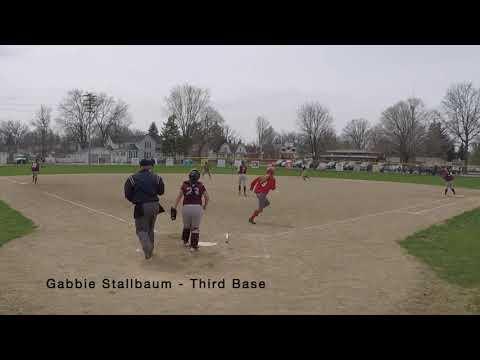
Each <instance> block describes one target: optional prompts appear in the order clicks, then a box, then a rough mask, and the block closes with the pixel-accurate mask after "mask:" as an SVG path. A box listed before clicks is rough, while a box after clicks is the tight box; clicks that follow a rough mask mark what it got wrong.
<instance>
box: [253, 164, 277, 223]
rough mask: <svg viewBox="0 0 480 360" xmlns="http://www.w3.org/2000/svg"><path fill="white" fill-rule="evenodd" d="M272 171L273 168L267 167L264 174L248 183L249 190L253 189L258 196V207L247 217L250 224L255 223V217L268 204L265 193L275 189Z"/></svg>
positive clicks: (273, 171) (273, 170)
mask: <svg viewBox="0 0 480 360" xmlns="http://www.w3.org/2000/svg"><path fill="white" fill-rule="evenodd" d="M274 173H275V168H274V167H269V168H268V169H267V174H266V175H264V176H259V177H257V178H255V179H254V180H253V181H252V183H251V184H250V191H252V190H253V191H254V192H255V194H256V195H257V198H258V209H257V210H255V211H254V212H253V214H252V216H250V218H249V219H248V222H249V223H250V224H255V221H254V220H255V218H256V217H257V216H258V215H260V214H261V213H262V211H263V209H265V208H266V207H267V206H269V205H270V201H268V199H267V195H268V192H269V191H270V190H275V177H274Z"/></svg>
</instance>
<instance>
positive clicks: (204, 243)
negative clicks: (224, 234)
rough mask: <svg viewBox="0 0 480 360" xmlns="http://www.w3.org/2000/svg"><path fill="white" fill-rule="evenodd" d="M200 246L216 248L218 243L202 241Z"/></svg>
mask: <svg viewBox="0 0 480 360" xmlns="http://www.w3.org/2000/svg"><path fill="white" fill-rule="evenodd" d="M198 245H200V246H215V245H217V243H214V242H208V241H205V242H203V241H200V242H199V243H198Z"/></svg>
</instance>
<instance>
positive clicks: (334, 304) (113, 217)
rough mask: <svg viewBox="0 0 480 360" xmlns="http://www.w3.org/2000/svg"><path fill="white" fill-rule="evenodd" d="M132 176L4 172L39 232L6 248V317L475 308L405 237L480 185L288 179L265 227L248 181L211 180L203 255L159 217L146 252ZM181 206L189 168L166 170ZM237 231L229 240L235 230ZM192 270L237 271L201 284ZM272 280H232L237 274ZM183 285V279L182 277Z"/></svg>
mask: <svg viewBox="0 0 480 360" xmlns="http://www.w3.org/2000/svg"><path fill="white" fill-rule="evenodd" d="M126 177H127V175H125V174H123V175H122V174H102V175H44V176H40V177H39V184H38V185H36V186H35V185H32V184H31V183H30V181H31V179H30V177H25V176H19V177H0V184H1V186H0V199H2V200H4V201H6V202H7V203H8V204H10V205H11V206H12V207H14V208H15V209H17V210H19V211H21V212H22V213H23V214H24V215H25V216H27V217H29V218H31V219H32V220H33V221H34V222H35V223H36V224H37V225H38V226H39V228H38V230H37V231H36V232H35V233H33V234H31V235H28V236H26V237H24V238H20V239H16V240H13V241H11V242H9V243H7V244H5V245H4V246H2V247H0V314H430V313H445V314H447V313H464V312H465V309H464V305H463V304H462V300H461V298H452V291H451V290H452V289H450V288H449V287H448V286H447V285H445V284H443V283H442V282H440V281H439V280H437V279H436V278H435V277H434V276H433V274H432V273H431V272H430V271H429V270H428V269H426V267H425V266H424V265H422V264H420V263H419V262H418V261H416V260H415V259H413V258H412V257H410V256H408V255H407V254H406V252H405V251H404V250H403V249H402V248H401V247H400V245H399V244H398V243H397V241H398V240H401V239H403V238H404V237H405V236H407V235H408V234H411V233H412V232H414V231H416V230H418V229H421V228H424V227H427V226H429V225H431V224H433V223H437V222H440V221H443V220H445V219H447V218H449V217H452V216H454V215H456V214H459V213H461V212H463V211H464V210H468V209H472V208H474V207H478V206H480V192H479V191H475V190H466V189H460V190H459V191H458V192H459V193H460V194H461V196H460V197H457V198H452V197H449V198H444V197H442V190H443V189H442V188H440V187H433V186H426V185H415V184H396V183H386V182H385V183H384V182H368V181H350V180H329V179H320V178H313V179H310V181H307V182H303V180H301V179H300V178H297V177H279V178H278V179H277V181H278V191H275V192H273V193H272V194H271V196H270V199H271V203H272V206H271V208H268V209H267V210H266V211H265V212H264V214H262V215H261V216H260V217H259V218H258V220H257V225H251V224H248V222H247V219H248V216H249V215H250V213H251V211H252V210H253V209H254V208H255V205H256V201H255V198H254V196H253V195H252V194H251V193H250V194H249V197H248V198H243V197H239V196H238V195H237V189H236V187H237V178H236V177H233V176H230V175H215V176H214V177H213V179H212V181H210V180H208V179H206V180H205V184H206V187H207V189H208V191H209V193H210V195H211V204H210V206H209V208H208V210H207V212H206V214H205V217H204V219H203V222H202V227H201V238H200V241H204V242H214V243H216V245H214V246H209V247H202V248H201V250H200V252H199V253H198V254H192V253H190V252H188V251H187V250H185V249H184V248H183V247H182V246H181V244H180V232H181V221H179V220H177V221H176V222H172V221H170V219H169V218H168V216H167V215H166V214H163V215H161V216H160V217H159V220H158V222H157V227H156V231H157V235H156V254H155V256H154V257H153V258H152V259H151V260H150V261H146V260H144V258H143V255H142V253H141V252H138V251H137V250H136V249H138V248H139V247H140V246H139V243H138V240H137V239H136V236H135V232H134V228H133V227H132V220H133V219H132V212H133V209H132V207H131V206H130V205H129V204H128V202H127V201H126V200H125V199H124V197H123V183H124V181H125V179H126ZM163 177H164V180H165V183H166V195H165V196H164V197H163V199H162V201H161V203H162V205H163V206H164V207H165V208H166V209H168V208H169V207H170V205H171V204H172V203H173V201H174V198H175V196H176V194H177V192H178V188H179V186H180V183H181V180H182V178H183V176H182V175H180V174H168V175H164V176H163ZM226 233H228V234H229V239H228V240H229V242H228V243H227V242H226V241H225V240H226V236H225V234H226ZM192 277H201V278H204V279H206V278H210V279H212V280H220V279H222V278H225V279H226V288H225V289H192V286H191V281H190V280H189V279H190V278H192ZM49 278H55V279H57V280H62V279H65V278H69V279H74V278H79V279H85V278H86V279H88V280H93V281H96V284H97V287H96V288H95V289H49V288H47V286H46V281H47V279H49ZM104 278H111V279H116V280H122V279H125V278H138V279H140V280H163V281H171V284H172V288H170V289H111V288H110V289H103V288H102V286H101V284H102V279H104ZM233 278H240V279H242V280H251V281H261V280H263V281H265V282H266V288H265V289H258V288H257V289H232V288H231V287H230V283H231V279H233ZM180 283H181V284H183V285H180Z"/></svg>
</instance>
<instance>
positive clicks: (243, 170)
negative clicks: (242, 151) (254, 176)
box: [238, 160, 247, 196]
mask: <svg viewBox="0 0 480 360" xmlns="http://www.w3.org/2000/svg"><path fill="white" fill-rule="evenodd" d="M242 185H243V195H245V196H247V166H246V165H245V161H244V160H242V163H241V164H240V166H239V168H238V195H240V194H241V193H242Z"/></svg>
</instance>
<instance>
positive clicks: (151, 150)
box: [59, 134, 163, 164]
mask: <svg viewBox="0 0 480 360" xmlns="http://www.w3.org/2000/svg"><path fill="white" fill-rule="evenodd" d="M160 142H161V138H160V137H159V136H153V135H149V134H147V135H143V136H135V137H131V138H128V139H125V140H123V141H117V142H115V141H112V139H111V138H108V139H107V142H106V145H105V147H93V148H91V149H90V162H91V163H92V164H103V163H117V164H130V163H132V162H135V161H136V159H155V160H157V161H158V160H160V159H163V154H162V153H161V147H160V145H161V144H160ZM59 160H60V159H59ZM59 162H73V163H88V149H83V150H80V151H77V152H76V153H73V154H70V155H67V157H66V158H64V159H62V160H60V161H59Z"/></svg>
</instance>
